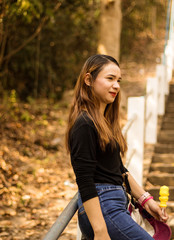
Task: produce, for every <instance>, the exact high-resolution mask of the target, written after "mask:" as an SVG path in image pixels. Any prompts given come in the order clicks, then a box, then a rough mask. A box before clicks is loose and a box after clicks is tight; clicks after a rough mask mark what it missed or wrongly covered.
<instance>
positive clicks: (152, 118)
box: [145, 78, 158, 144]
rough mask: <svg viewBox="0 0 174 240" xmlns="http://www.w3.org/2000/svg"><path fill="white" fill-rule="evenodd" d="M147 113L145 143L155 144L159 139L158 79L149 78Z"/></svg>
mask: <svg viewBox="0 0 174 240" xmlns="http://www.w3.org/2000/svg"><path fill="white" fill-rule="evenodd" d="M145 104H146V114H145V117H146V119H145V143H151V144H155V143H156V140H157V109H158V105H157V104H158V79H157V78H147V85H146V103H145Z"/></svg>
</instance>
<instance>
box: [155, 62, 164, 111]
mask: <svg viewBox="0 0 174 240" xmlns="http://www.w3.org/2000/svg"><path fill="white" fill-rule="evenodd" d="M156 77H157V79H158V115H159V116H163V115H164V112H165V84H166V82H165V66H164V65H163V64H158V65H157V66H156Z"/></svg>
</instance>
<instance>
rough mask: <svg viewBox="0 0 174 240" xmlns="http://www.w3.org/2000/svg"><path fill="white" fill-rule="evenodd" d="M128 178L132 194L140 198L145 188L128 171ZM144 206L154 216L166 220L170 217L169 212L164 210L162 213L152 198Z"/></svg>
mask: <svg viewBox="0 0 174 240" xmlns="http://www.w3.org/2000/svg"><path fill="white" fill-rule="evenodd" d="M127 174H128V180H129V184H130V187H131V192H132V195H133V196H134V197H135V198H136V199H137V200H138V199H139V198H140V197H141V196H142V195H143V194H144V193H145V191H144V189H143V188H142V187H141V186H140V185H139V184H138V183H137V182H136V181H135V179H134V178H133V176H132V175H131V174H130V173H129V172H128V173H127ZM144 208H145V209H146V211H148V212H149V213H150V214H151V215H152V216H153V217H154V218H156V219H158V220H160V221H163V222H166V221H167V219H168V215H167V213H166V212H165V211H164V213H162V211H161V208H160V207H159V205H158V204H157V203H156V202H155V201H154V200H153V199H150V200H148V201H147V202H146V203H145V204H144Z"/></svg>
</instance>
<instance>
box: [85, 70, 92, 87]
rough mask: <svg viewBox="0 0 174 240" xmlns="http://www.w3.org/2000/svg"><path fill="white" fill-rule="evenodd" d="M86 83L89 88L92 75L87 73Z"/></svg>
mask: <svg viewBox="0 0 174 240" xmlns="http://www.w3.org/2000/svg"><path fill="white" fill-rule="evenodd" d="M85 83H86V85H87V86H89V87H90V86H91V74H90V73H86V75H85Z"/></svg>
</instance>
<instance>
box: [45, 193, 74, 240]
mask: <svg viewBox="0 0 174 240" xmlns="http://www.w3.org/2000/svg"><path fill="white" fill-rule="evenodd" d="M77 199H78V192H77V193H76V194H75V196H74V197H73V199H72V200H71V201H70V202H69V204H68V205H67V206H66V208H65V209H64V210H63V212H62V213H61V215H60V216H59V217H58V218H57V220H56V222H55V223H54V224H53V226H52V227H51V228H50V230H49V231H48V233H47V234H46V236H45V237H44V239H43V240H57V239H58V238H59V237H60V235H61V233H62V232H63V230H64V229H65V228H66V226H67V225H68V223H69V221H70V220H71V218H72V217H73V216H74V214H75V213H76V211H77Z"/></svg>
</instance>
